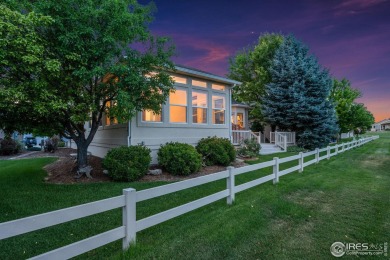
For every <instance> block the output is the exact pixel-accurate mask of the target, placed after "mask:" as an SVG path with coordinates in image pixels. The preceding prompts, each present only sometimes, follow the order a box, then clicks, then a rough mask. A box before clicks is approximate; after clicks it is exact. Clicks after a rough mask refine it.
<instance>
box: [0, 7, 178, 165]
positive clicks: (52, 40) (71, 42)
mask: <svg viewBox="0 0 390 260" xmlns="http://www.w3.org/2000/svg"><path fill="white" fill-rule="evenodd" d="M9 2H10V3H11V4H10V5H9V6H18V3H19V2H21V1H9ZM18 8H19V10H24V12H27V15H24V16H29V15H30V14H33V13H37V14H42V15H44V16H45V17H46V16H49V17H51V23H50V24H43V25H42V24H40V25H34V26H32V27H31V31H34V33H35V34H37V35H38V36H39V37H38V39H40V40H39V42H42V44H43V46H44V53H45V55H44V56H43V57H44V58H45V59H47V58H50V59H52V60H54V61H56V62H53V63H54V64H55V65H57V64H59V65H60V66H58V67H56V66H53V67H54V68H53V69H51V70H47V72H45V73H36V72H35V71H32V72H31V73H29V72H28V71H27V74H28V75H29V76H28V77H29V78H30V79H31V78H32V79H34V78H39V82H40V83H39V85H38V86H37V87H36V88H35V89H33V90H31V89H30V81H29V80H27V81H26V82H24V83H23V84H20V85H17V84H13V82H12V80H10V81H9V82H6V83H4V84H3V89H2V90H1V91H2V94H1V95H2V96H4V97H5V98H4V99H2V100H0V103H1V104H2V105H1V107H2V108H4V107H5V106H6V104H10V103H11V102H14V103H20V99H19V97H20V96H23V97H24V95H26V98H24V99H23V100H26V102H27V101H28V103H29V105H28V106H24V105H23V106H20V107H19V108H18V109H17V110H16V111H12V110H7V111H6V113H7V114H10V115H15V118H17V119H18V122H20V123H21V124H23V123H26V124H27V125H24V126H25V127H26V128H29V129H33V128H36V127H38V128H40V129H43V128H45V129H48V130H50V131H53V132H59V133H61V134H62V135H63V136H65V137H68V138H71V139H73V140H74V141H75V143H76V144H77V154H78V156H77V158H78V161H77V163H78V167H79V168H83V167H85V166H86V165H87V149H88V146H89V144H90V143H91V141H92V140H93V138H94V135H95V133H96V131H97V129H98V127H99V123H100V121H101V119H102V117H103V115H108V116H110V117H117V119H118V121H119V122H125V121H127V120H129V119H130V118H131V117H132V116H133V115H134V114H135V113H136V111H140V110H142V109H152V110H154V111H156V112H158V111H159V109H160V105H161V104H162V103H163V102H165V100H166V98H167V96H168V94H169V92H170V91H171V89H172V85H173V82H172V80H171V78H170V77H169V74H168V73H167V71H169V70H172V69H173V68H174V67H173V64H172V62H171V61H170V57H171V55H172V52H173V48H172V45H170V44H169V41H168V39H166V38H154V37H152V36H151V35H150V33H149V31H148V29H147V26H148V24H149V23H150V22H151V21H152V13H153V11H154V7H153V5H146V6H143V5H140V4H138V3H137V2H136V1H133V0H88V1H76V0H58V1H46V0H37V1H31V2H30V1H28V2H27V4H25V5H24V6H19V7H18ZM10 23H11V24H12V23H13V22H12V21H11V22H10ZM15 26H16V25H15ZM12 37H14V33H13V32H12V31H10V32H8V33H7V35H6V38H12ZM2 48H3V46H2ZM3 51H5V49H2V52H3ZM15 55H16V56H17V57H18V54H17V53H16V54H15ZM18 59H20V60H23V57H18ZM42 59H43V58H40V60H42ZM1 66H2V68H1V69H2V70H5V71H7V70H9V67H12V66H15V67H17V66H18V65H17V64H15V63H14V60H13V59H12V57H11V58H10V59H9V60H6V61H5V62H3V63H2V65H1ZM151 72H154V73H151ZM24 73H26V71H25V70H24V69H23V68H21V69H20V70H19V71H18V72H17V74H15V75H14V78H15V77H17V76H19V75H23V74H24ZM147 74H148V75H150V77H146V76H145V75H147ZM22 81H24V80H23V79H22ZM12 94H14V95H15V97H16V99H15V98H13V99H12V97H11V95H12ZM15 100H16V101H15ZM27 109H28V110H29V113H30V117H27V118H22V117H21V115H23V114H24V113H25V110H27ZM8 118H9V117H8ZM26 119H27V120H26ZM27 121H28V122H27ZM86 121H90V124H91V128H90V129H89V131H86V129H85V126H84V122H86Z"/></svg>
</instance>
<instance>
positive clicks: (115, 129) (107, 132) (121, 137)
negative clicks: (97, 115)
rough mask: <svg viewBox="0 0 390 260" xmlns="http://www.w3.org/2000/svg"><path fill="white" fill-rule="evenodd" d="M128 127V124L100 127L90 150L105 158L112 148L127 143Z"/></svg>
mask: <svg viewBox="0 0 390 260" xmlns="http://www.w3.org/2000/svg"><path fill="white" fill-rule="evenodd" d="M127 128H128V127H127V124H118V125H112V126H101V127H99V129H98V131H97V132H96V134H95V137H94V138H93V141H92V142H91V144H90V145H89V147H88V151H90V152H91V153H92V154H93V155H95V156H98V157H101V158H103V157H104V156H106V154H107V152H108V151H109V150H110V149H111V148H114V147H119V146H122V145H127V136H128V134H127V133H128V131H127Z"/></svg>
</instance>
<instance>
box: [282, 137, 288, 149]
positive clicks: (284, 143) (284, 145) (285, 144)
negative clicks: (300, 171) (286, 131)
mask: <svg viewBox="0 0 390 260" xmlns="http://www.w3.org/2000/svg"><path fill="white" fill-rule="evenodd" d="M283 140H284V141H283V147H284V151H285V152H287V135H285V136H284V139H283Z"/></svg>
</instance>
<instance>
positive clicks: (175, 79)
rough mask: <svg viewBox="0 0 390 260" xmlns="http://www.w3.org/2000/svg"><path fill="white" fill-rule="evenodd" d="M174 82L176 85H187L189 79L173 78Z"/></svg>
mask: <svg viewBox="0 0 390 260" xmlns="http://www.w3.org/2000/svg"><path fill="white" fill-rule="evenodd" d="M171 77H172V79H173V81H174V82H175V83H179V84H187V79H186V78H183V77H178V76H171Z"/></svg>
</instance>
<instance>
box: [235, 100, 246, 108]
mask: <svg viewBox="0 0 390 260" xmlns="http://www.w3.org/2000/svg"><path fill="white" fill-rule="evenodd" d="M232 107H244V108H250V106H249V105H248V104H246V103H241V102H238V101H236V100H232Z"/></svg>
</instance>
